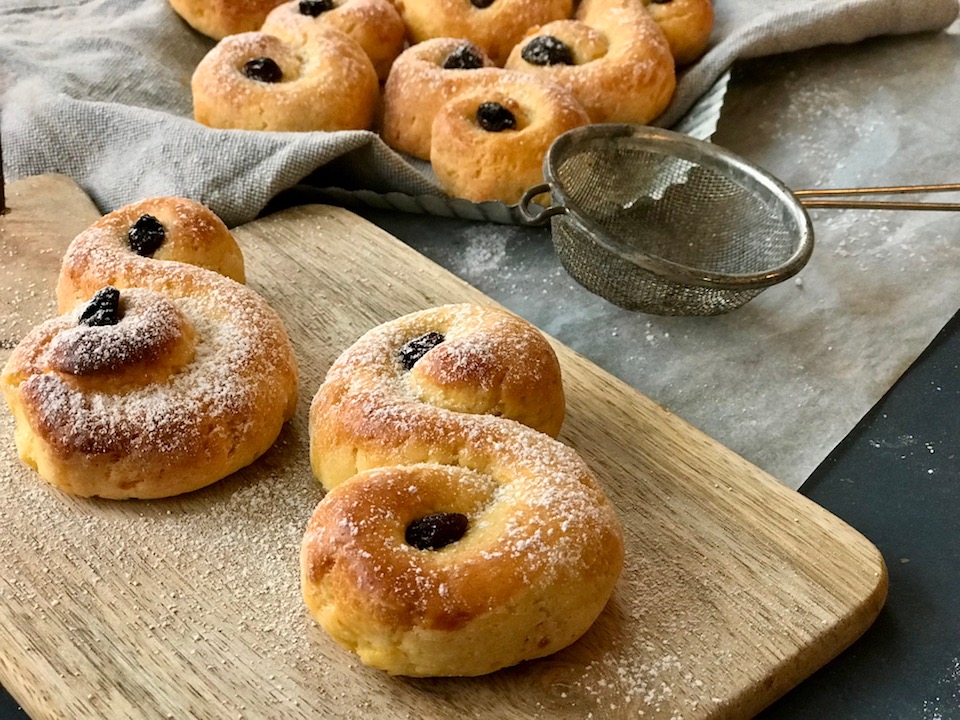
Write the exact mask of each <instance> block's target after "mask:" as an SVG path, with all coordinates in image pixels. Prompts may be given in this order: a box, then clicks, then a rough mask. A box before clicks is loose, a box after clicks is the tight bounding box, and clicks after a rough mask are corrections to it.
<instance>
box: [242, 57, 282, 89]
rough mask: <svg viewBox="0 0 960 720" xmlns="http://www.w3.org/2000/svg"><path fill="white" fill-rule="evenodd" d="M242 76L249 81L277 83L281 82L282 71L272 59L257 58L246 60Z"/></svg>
mask: <svg viewBox="0 0 960 720" xmlns="http://www.w3.org/2000/svg"><path fill="white" fill-rule="evenodd" d="M243 74H244V75H246V76H247V77H248V78H250V79H251V80H256V81H258V82H265V83H278V82H280V81H281V80H283V71H282V70H281V69H280V66H279V65H277V61H276V60H274V59H273V58H268V57H258V58H253V59H252V60H247V62H246V64H245V65H244V66H243Z"/></svg>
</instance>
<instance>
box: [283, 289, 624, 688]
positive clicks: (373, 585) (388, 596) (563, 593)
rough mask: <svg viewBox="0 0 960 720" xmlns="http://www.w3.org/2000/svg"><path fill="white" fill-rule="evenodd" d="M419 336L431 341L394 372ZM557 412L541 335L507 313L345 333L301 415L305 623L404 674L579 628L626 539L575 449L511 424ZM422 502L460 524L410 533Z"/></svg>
mask: <svg viewBox="0 0 960 720" xmlns="http://www.w3.org/2000/svg"><path fill="white" fill-rule="evenodd" d="M431 332H432V333H438V334H439V336H442V341H439V340H438V338H437V337H434V339H433V341H432V342H431V343H428V345H429V346H432V349H429V350H427V351H426V353H425V354H422V357H420V359H419V360H416V361H415V363H414V364H412V367H411V369H410V370H405V369H404V368H405V365H404V364H403V363H402V358H403V357H404V356H405V354H406V350H405V349H406V348H409V347H410V343H411V341H413V342H414V344H416V343H422V342H423V340H422V339H420V340H417V339H418V338H423V336H424V335H426V334H427V333H431ZM436 342H440V344H436V345H434V343H436ZM417 354H420V353H417ZM413 359H415V357H414V358H413ZM409 365H410V363H409V362H408V363H407V366H409ZM511 417H513V418H516V419H508V418H511ZM562 419H563V393H562V386H561V383H560V377H559V367H558V365H557V361H556V357H555V356H554V354H553V351H552V349H551V348H550V346H549V344H548V343H547V342H546V340H545V339H544V338H543V336H542V335H540V334H539V332H537V331H536V330H535V329H534V328H532V327H531V326H530V325H529V324H527V323H525V322H524V321H522V320H520V319H519V318H516V317H515V316H512V315H510V314H508V313H505V312H503V311H500V310H495V309H492V308H481V307H477V306H471V305H454V306H443V307H439V308H435V309H432V310H427V311H424V312H420V313H414V314H412V315H408V316H404V317H402V318H399V319H397V320H395V321H393V322H391V323H387V324H385V325H382V326H380V327H378V328H375V329H373V330H371V331H370V332H368V333H367V334H365V335H364V336H363V337H362V338H360V339H359V340H358V341H357V343H355V344H354V345H353V346H352V347H351V348H349V349H348V350H347V351H345V352H344V353H343V355H341V356H340V358H339V359H338V360H337V361H336V362H335V363H334V365H333V367H332V368H331V369H330V372H329V373H328V375H327V379H326V381H325V382H324V384H323V386H321V388H320V390H319V391H318V393H317V395H316V397H315V398H314V402H313V405H312V407H311V413H310V428H311V430H310V434H311V460H312V463H313V467H314V471H315V472H316V473H317V475H318V477H320V479H321V480H322V482H323V483H324V485H325V486H326V487H328V488H333V489H332V490H331V491H330V492H328V493H327V495H326V496H325V497H324V498H323V500H321V502H320V503H319V505H318V506H317V508H316V510H315V512H314V514H313V516H312V518H311V520H310V522H309V524H308V527H307V530H306V532H305V534H304V538H303V543H302V546H301V582H302V589H303V596H304V600H305V602H306V604H307V607H308V608H309V609H310V611H311V613H312V614H313V616H314V617H315V618H316V620H317V621H318V622H319V623H320V625H321V626H322V627H323V628H324V629H325V630H326V631H327V632H328V633H330V635H331V636H332V637H333V638H334V639H335V640H337V641H338V642H340V643H341V644H343V645H344V646H346V647H347V648H349V649H351V650H353V651H355V652H356V653H358V655H359V656H360V659H361V660H362V661H363V662H364V663H366V664H368V665H371V666H373V667H376V668H380V669H383V670H386V671H388V672H390V673H394V674H402V675H414V676H441V675H481V674H484V673H489V672H493V671H495V670H497V669H499V668H502V667H506V666H509V665H513V664H516V663H518V662H521V661H522V660H527V659H531V658H536V657H542V656H544V655H548V654H550V653H553V652H556V651H557V650H559V649H561V648H563V647H565V646H567V645H569V644H570V643H572V642H573V641H574V640H576V639H577V638H578V637H580V636H581V635H582V634H583V633H584V632H585V631H586V630H587V628H589V627H590V625H591V624H592V623H593V621H594V620H595V619H596V617H597V615H598V614H599V613H600V611H601V610H602V609H603V607H604V605H605V604H606V602H607V600H608V598H609V597H610V594H611V593H612V592H613V588H614V586H615V584H616V581H617V578H618V577H619V574H620V570H621V567H622V563H623V539H622V532H621V528H620V524H619V521H618V520H617V517H616V515H615V513H614V510H613V508H612V507H611V505H610V504H609V502H608V501H607V500H606V498H605V497H604V494H603V492H602V490H601V489H600V487H599V485H598V484H597V481H596V480H595V478H594V477H593V475H592V474H591V473H590V471H589V469H588V468H587V466H586V465H585V464H584V462H583V460H582V459H581V458H580V456H579V455H577V454H576V453H575V452H574V451H573V450H571V449H570V448H568V447H566V446H565V445H563V444H561V443H559V442H557V441H556V440H554V439H552V437H550V435H547V434H546V433H545V432H539V431H538V430H535V429H533V428H532V427H530V426H528V425H525V424H521V423H529V424H530V425H533V426H536V427H540V428H542V429H543V430H545V431H547V432H549V433H555V432H557V431H558V430H559V427H560V424H561V422H562ZM518 420H519V422H518ZM358 470H359V471H360V473H359V474H354V473H355V472H356V471H358ZM437 514H441V516H442V519H448V520H449V519H452V518H454V517H455V516H456V517H459V520H460V521H461V524H460V527H459V534H456V536H455V537H452V538H451V537H448V538H447V540H451V542H449V544H444V545H443V546H442V547H441V546H440V545H441V544H442V543H437V544H431V543H426V544H423V543H421V542H418V541H417V538H418V537H419V539H421V540H422V539H423V537H422V536H421V535H420V533H419V532H413V531H414V529H415V528H416V527H417V526H422V525H423V524H424V523H425V522H427V521H426V520H424V518H432V519H434V520H435V519H436V516H437ZM456 514H459V516H457V515H456ZM427 524H428V525H430V524H432V523H427ZM412 532H413V537H411V533H412ZM434 548H436V549H434Z"/></svg>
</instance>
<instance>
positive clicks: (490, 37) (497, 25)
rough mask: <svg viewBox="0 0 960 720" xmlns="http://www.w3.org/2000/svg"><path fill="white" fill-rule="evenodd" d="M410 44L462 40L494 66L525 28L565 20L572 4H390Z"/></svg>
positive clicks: (434, 0) (560, 0)
mask: <svg viewBox="0 0 960 720" xmlns="http://www.w3.org/2000/svg"><path fill="white" fill-rule="evenodd" d="M394 4H395V5H396V6H397V9H398V10H399V11H400V14H401V15H402V16H403V20H404V22H405V23H406V25H407V28H408V30H409V35H410V40H411V42H413V43H418V42H423V41H424V40H429V39H431V38H440V37H457V38H466V39H468V40H470V41H472V42H473V43H475V44H476V45H478V46H480V47H481V48H483V50H484V52H486V53H487V54H488V55H489V56H490V57H491V58H493V60H494V62H495V63H496V64H497V65H503V63H504V61H505V60H506V59H507V56H508V55H509V54H510V50H511V49H512V48H513V46H514V45H516V43H517V42H518V41H519V40H520V38H522V37H523V35H524V33H525V32H526V31H527V29H528V28H530V27H532V26H534V25H540V24H543V23H548V22H550V21H551V20H559V19H561V18H569V17H570V16H571V14H572V13H573V0H394Z"/></svg>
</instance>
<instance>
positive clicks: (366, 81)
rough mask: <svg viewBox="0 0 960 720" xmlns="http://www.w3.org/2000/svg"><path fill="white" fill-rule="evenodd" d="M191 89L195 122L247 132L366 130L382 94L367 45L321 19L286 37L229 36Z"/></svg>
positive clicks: (195, 76)
mask: <svg viewBox="0 0 960 720" xmlns="http://www.w3.org/2000/svg"><path fill="white" fill-rule="evenodd" d="M191 89H192V91H193V114H194V118H195V119H196V120H197V122H199V123H202V124H204V125H208V126H210V127H215V128H224V129H243V130H278V131H311V130H328V131H334V130H364V129H368V128H370V127H371V126H372V125H373V120H374V113H375V112H376V108H377V102H378V100H379V96H380V84H379V80H378V78H377V73H376V71H375V70H374V69H373V64H372V63H371V62H370V58H369V57H367V54H366V53H365V52H364V51H363V49H362V48H361V47H360V46H359V45H358V44H357V43H356V42H354V41H353V40H352V39H351V38H350V37H348V36H347V35H346V34H344V33H342V32H340V31H339V30H337V29H336V28H334V27H332V26H326V25H319V24H318V25H315V26H314V27H313V28H311V30H310V31H309V32H306V31H299V32H297V33H296V34H291V36H289V37H286V36H285V37H283V38H281V37H276V36H275V35H268V34H266V33H263V32H248V33H240V34H237V35H230V36H228V37H226V38H224V39H223V40H221V41H220V42H219V43H217V45H216V46H215V47H214V48H213V49H212V50H210V52H209V53H207V55H206V56H204V58H203V59H202V60H201V61H200V63H199V64H198V65H197V67H196V69H195V70H194V73H193V78H192V82H191Z"/></svg>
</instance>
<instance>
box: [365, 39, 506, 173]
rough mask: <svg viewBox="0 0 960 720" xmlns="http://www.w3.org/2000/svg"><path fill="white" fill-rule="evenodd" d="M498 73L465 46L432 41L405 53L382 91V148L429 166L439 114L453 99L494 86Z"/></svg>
mask: <svg viewBox="0 0 960 720" xmlns="http://www.w3.org/2000/svg"><path fill="white" fill-rule="evenodd" d="M500 72H501V71H500V70H499V69H498V68H497V67H496V65H494V63H493V61H492V60H491V59H490V57H489V56H488V55H487V54H486V53H485V52H483V50H481V49H480V48H479V47H477V46H476V45H475V44H473V43H472V42H469V41H468V40H462V39H457V38H435V39H433V40H427V41H425V42H422V43H420V44H418V45H413V46H411V47H409V48H407V49H406V50H404V51H403V53H401V55H400V57H398V58H397V60H396V62H395V63H394V64H393V68H392V69H391V70H390V76H389V77H388V78H387V82H386V85H384V88H383V120H382V123H381V128H380V134H381V136H382V137H383V140H384V142H386V143H387V145H389V146H390V147H392V148H394V149H395V150H400V151H401V152H405V153H409V154H410V155H413V156H414V157H418V158H421V159H422V160H429V159H430V137H431V133H432V130H433V119H434V118H435V117H436V115H437V113H438V112H439V111H440V108H441V107H443V105H444V104H445V103H446V102H447V101H448V100H450V99H451V98H453V97H454V96H455V95H457V93H460V92H462V91H464V90H466V89H468V88H475V87H480V86H483V85H486V84H489V83H491V82H495V81H496V78H497V77H499V73H500Z"/></svg>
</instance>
